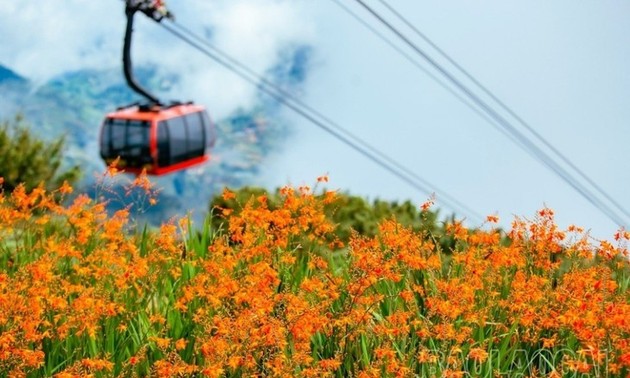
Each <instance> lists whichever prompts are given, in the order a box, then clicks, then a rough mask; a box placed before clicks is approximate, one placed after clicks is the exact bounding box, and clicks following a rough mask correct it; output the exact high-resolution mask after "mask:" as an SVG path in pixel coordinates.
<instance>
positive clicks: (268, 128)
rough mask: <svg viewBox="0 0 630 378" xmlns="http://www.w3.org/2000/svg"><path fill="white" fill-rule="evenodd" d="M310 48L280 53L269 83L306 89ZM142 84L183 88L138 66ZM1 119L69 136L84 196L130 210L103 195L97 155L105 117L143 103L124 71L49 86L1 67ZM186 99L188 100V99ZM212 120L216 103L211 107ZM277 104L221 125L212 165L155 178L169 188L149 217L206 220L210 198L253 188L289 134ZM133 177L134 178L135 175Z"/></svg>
mask: <svg viewBox="0 0 630 378" xmlns="http://www.w3.org/2000/svg"><path fill="white" fill-rule="evenodd" d="M310 55H311V49H310V47H308V46H295V47H292V48H289V49H287V50H285V51H283V52H282V54H280V56H279V57H278V62H277V64H276V65H275V66H274V67H273V68H272V69H270V70H269V71H268V72H267V78H268V79H269V80H271V81H273V82H274V83H276V84H277V85H279V86H281V87H283V88H284V89H285V90H287V91H289V92H296V91H299V90H300V88H301V86H302V85H303V83H304V81H305V80H306V77H307V72H308V68H309V58H310ZM135 75H136V77H137V79H138V80H139V81H140V82H141V83H143V86H146V87H147V88H148V89H149V90H150V91H152V92H155V93H158V94H163V93H168V92H169V91H170V90H171V89H172V88H174V87H175V86H177V85H178V84H179V80H180V78H179V76H178V74H177V73H169V72H163V71H161V70H159V69H158V68H156V67H153V66H144V67H137V68H136V69H135ZM0 96H1V97H0V119H3V120H6V119H11V118H13V117H14V116H15V115H16V114H18V113H19V114H22V115H24V117H25V118H26V120H27V122H28V123H29V124H30V125H31V127H32V130H33V132H35V133H36V135H38V136H40V137H44V138H55V137H58V136H60V135H63V136H65V138H66V146H67V151H66V162H65V163H66V164H68V165H69V166H72V165H79V166H81V168H82V169H83V171H84V177H83V180H82V181H81V183H80V185H79V188H78V191H81V192H86V193H90V194H92V195H96V193H99V195H101V194H103V193H117V194H112V196H113V198H114V199H116V200H115V201H111V207H112V209H115V208H119V207H125V206H129V205H131V204H129V203H125V200H124V198H122V199H120V197H121V196H122V197H124V193H121V192H120V191H121V190H122V189H116V188H114V189H110V190H107V191H103V190H102V188H99V187H98V186H99V185H100V184H99V179H98V177H99V176H100V175H102V173H103V171H104V169H105V166H104V164H103V162H102V161H101V159H100V156H99V152H98V134H99V128H100V123H101V121H102V119H103V117H104V115H105V114H106V113H108V112H111V111H112V110H115V109H116V108H117V107H119V106H123V105H128V104H131V103H133V102H135V101H139V100H141V99H140V98H139V97H138V96H137V95H136V94H135V93H133V92H132V91H131V90H130V89H129V88H128V87H127V85H126V83H125V82H124V78H123V74H122V72H121V71H120V70H79V71H73V72H66V73H64V74H62V75H59V76H57V77H55V78H53V79H51V80H49V81H47V82H45V83H43V84H36V83H33V82H31V81H30V80H28V78H23V77H21V76H20V75H18V74H17V73H15V72H14V71H12V70H11V69H9V68H7V67H4V66H2V65H0ZM186 100H187V99H186ZM208 106H209V112H210V116H211V117H212V110H211V104H208ZM279 110H280V106H279V103H278V102H277V101H276V100H273V99H270V98H268V97H266V96H265V95H263V94H260V95H259V96H258V100H257V101H256V104H255V105H253V106H252V107H251V108H247V109H237V110H235V111H234V112H233V113H232V114H231V115H230V116H229V117H226V118H225V119H220V120H216V119H215V120H214V121H215V123H216V127H217V135H218V139H217V144H216V146H215V148H214V149H213V151H212V159H211V162H210V163H208V164H205V165H204V166H202V167H199V168H194V169H190V170H187V171H184V172H179V173H174V174H171V175H168V176H165V177H160V178H154V179H152V180H153V181H154V182H156V183H157V185H158V186H159V187H160V188H162V192H161V195H160V198H159V202H158V205H157V206H155V207H152V208H150V209H148V210H146V214H144V216H143V218H146V219H148V220H150V221H151V222H152V223H158V222H162V221H164V220H166V219H169V218H171V217H173V216H175V215H183V214H185V213H186V212H188V211H194V214H196V215H198V216H202V215H203V213H205V211H206V210H207V205H206V204H207V203H208V202H209V199H210V197H211V196H212V195H213V194H215V193H217V192H218V191H220V190H222V188H223V187H224V186H230V187H240V186H243V185H247V184H251V183H253V182H254V181H255V179H256V177H257V175H258V174H259V171H260V168H261V166H262V165H263V164H264V163H265V160H266V158H268V157H269V156H270V155H271V154H273V153H274V152H277V151H279V150H280V149H281V148H282V146H283V143H284V142H285V141H286V138H287V135H289V133H290V127H289V125H288V124H287V123H286V122H285V121H284V120H283V119H282V117H281V115H280V112H279ZM130 178H132V177H130Z"/></svg>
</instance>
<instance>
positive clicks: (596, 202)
mask: <svg viewBox="0 0 630 378" xmlns="http://www.w3.org/2000/svg"><path fill="white" fill-rule="evenodd" d="M355 1H356V2H357V3H358V4H359V5H361V6H362V7H363V8H364V9H365V10H367V11H368V12H369V13H370V14H371V15H372V16H373V17H375V18H376V19H377V20H378V21H379V22H381V23H382V24H383V25H384V26H385V27H387V28H388V29H389V30H390V31H391V32H393V33H394V34H395V35H396V36H397V37H398V38H400V39H401V40H402V41H403V42H404V43H405V44H407V45H408V46H409V47H410V48H411V49H412V50H414V51H415V52H416V53H418V54H419V55H420V56H421V57H422V58H423V59H424V60H426V61H427V62H428V63H429V64H430V65H431V66H433V68H434V69H436V70H437V71H438V72H440V73H441V74H442V75H443V76H444V77H445V78H446V79H448V81H450V82H451V83H452V84H453V85H455V87H457V88H458V89H459V90H460V91H462V92H463V93H464V94H465V95H466V96H467V97H468V98H470V100H471V101H472V102H473V103H474V104H475V105H477V106H479V107H480V108H481V109H482V110H484V111H485V112H486V113H487V114H488V115H489V116H490V117H491V118H493V119H494V120H495V121H496V123H498V124H499V125H500V126H501V127H503V128H504V129H505V130H506V131H507V132H509V133H510V134H512V135H513V137H514V138H513V140H514V139H515V140H518V144H519V145H520V146H521V148H523V149H525V151H527V152H528V153H530V154H531V155H532V156H534V157H536V158H537V159H538V160H539V161H541V163H543V164H544V165H545V166H547V167H548V168H549V169H550V170H552V171H553V172H554V173H555V174H556V175H557V176H558V177H560V178H561V179H562V180H564V181H565V183H567V184H568V185H569V186H571V187H572V188H573V189H575V190H576V191H577V192H578V193H579V194H581V195H582V197H583V198H584V199H586V200H587V201H588V202H589V203H591V204H592V205H593V206H594V207H595V208H597V209H598V210H600V212H602V213H603V214H604V215H606V216H607V217H608V218H609V219H610V220H612V221H613V222H614V223H615V224H616V225H617V226H625V225H626V223H627V222H626V221H624V220H623V219H622V217H619V215H618V214H617V213H616V212H615V211H613V210H612V209H610V207H609V206H608V205H607V204H605V203H603V202H602V201H601V200H600V199H599V198H597V197H596V196H594V195H593V194H592V193H591V192H590V191H589V190H588V189H587V188H585V187H584V186H583V185H582V184H581V183H580V182H578V181H577V180H576V179H575V178H574V177H573V176H571V175H570V174H569V173H568V172H567V171H566V170H565V169H564V168H562V167H561V166H560V165H559V164H558V163H557V162H555V161H554V160H553V159H552V158H551V157H549V155H547V154H546V153H545V152H544V151H542V150H541V149H540V148H539V147H538V146H536V145H535V144H534V143H533V142H532V141H530V140H529V139H528V138H527V137H525V136H524V135H523V134H522V133H520V132H519V131H518V130H517V129H516V128H515V127H514V126H513V125H512V124H511V123H510V122H509V121H507V120H506V119H505V118H504V117H502V116H501V115H500V114H498V113H497V112H496V111H495V110H494V109H492V107H491V106H489V105H488V104H487V103H485V102H484V101H483V100H482V99H481V98H479V96H477V95H476V94H474V93H473V92H472V91H471V90H470V89H469V88H467V87H466V86H465V85H464V84H462V83H461V81H459V80H458V79H457V78H455V77H454V76H453V75H452V74H451V73H450V72H448V71H447V70H446V69H445V68H444V67H442V66H441V65H440V64H439V63H438V62H437V61H435V60H434V59H433V58H431V57H430V56H429V55H428V54H427V53H426V52H425V51H424V50H422V49H421V48H420V47H418V45H417V44H415V43H413V42H412V41H411V40H410V39H409V38H407V37H406V36H405V35H404V34H403V33H402V32H401V31H400V30H398V29H397V28H396V27H394V26H393V25H392V24H391V23H390V22H389V21H387V20H386V19H385V18H384V17H383V16H381V15H380V14H379V13H378V12H376V11H375V10H374V9H373V8H372V7H370V6H369V5H367V4H366V3H365V2H364V1H362V0H355Z"/></svg>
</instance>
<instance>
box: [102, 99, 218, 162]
mask: <svg viewBox="0 0 630 378" xmlns="http://www.w3.org/2000/svg"><path fill="white" fill-rule="evenodd" d="M215 139H216V135H215V130H214V125H213V124H212V122H211V121H210V118H209V117H208V114H207V113H206V111H205V110H204V108H203V107H201V106H198V105H192V104H184V105H175V106H172V107H166V108H163V107H160V106H156V107H154V108H152V109H146V108H144V107H138V106H133V107H129V108H125V109H121V110H118V111H116V112H113V113H110V114H108V115H107V116H106V118H105V120H104V121H103V125H102V128H101V138H100V149H101V157H102V158H103V160H105V162H106V163H107V164H111V163H113V162H114V161H115V160H116V159H120V160H119V161H118V163H117V168H119V169H121V170H123V171H125V172H130V173H136V174H137V173H140V172H142V170H145V169H146V172H147V173H148V174H151V175H163V174H167V173H171V172H174V171H177V170H180V169H185V168H189V167H192V166H195V165H198V164H201V163H203V162H205V161H207V160H208V158H209V155H208V154H206V150H207V149H208V148H211V147H212V146H213V145H214V142H215Z"/></svg>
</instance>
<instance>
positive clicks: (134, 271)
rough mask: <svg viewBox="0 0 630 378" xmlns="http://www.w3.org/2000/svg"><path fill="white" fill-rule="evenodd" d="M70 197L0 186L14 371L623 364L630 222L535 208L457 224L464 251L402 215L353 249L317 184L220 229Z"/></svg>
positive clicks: (627, 361)
mask: <svg viewBox="0 0 630 378" xmlns="http://www.w3.org/2000/svg"><path fill="white" fill-rule="evenodd" d="M0 182H1V179H0ZM135 185H136V186H138V187H141V188H146V189H147V193H149V194H150V188H148V183H147V181H146V180H143V179H142V177H140V178H138V179H137V180H136V182H135ZM71 192H72V188H70V187H69V186H67V185H65V186H63V187H61V188H60V189H58V190H56V191H54V192H46V191H44V190H43V189H41V188H39V189H35V190H34V191H32V192H31V193H27V192H26V191H25V190H24V188H23V187H18V188H17V189H16V190H14V191H13V192H12V193H2V194H0V376H2V377H5V376H6V377H43V376H54V377H59V378H63V377H85V376H93V377H110V376H121V377H135V376H159V377H189V376H199V377H205V376H208V377H241V376H297V377H323V376H334V377H414V376H420V377H469V376H472V377H495V376H503V377H541V376H545V377H580V376H584V377H586V376H589V377H590V376H598V377H628V376H629V374H630V292H629V291H628V286H629V285H630V265H629V262H628V249H627V243H628V240H629V239H630V233H629V232H627V231H624V230H621V231H619V232H617V233H616V234H615V235H614V236H613V238H611V241H610V242H608V241H598V240H594V239H591V238H589V237H588V235H587V234H586V233H585V232H584V231H583V230H582V229H580V228H579V227H576V226H571V227H569V228H568V229H567V230H560V229H559V228H558V226H556V224H555V223H554V217H553V211H552V210H550V209H542V210H540V211H539V212H538V213H537V214H535V215H534V216H533V217H532V219H531V220H528V219H515V220H514V221H513V223H512V227H511V229H510V230H509V231H507V232H505V231H500V230H499V229H497V228H495V227H494V225H495V224H496V221H497V219H496V217H493V216H490V217H488V220H487V222H486V224H485V225H484V226H483V227H482V228H481V229H475V230H469V229H466V228H465V227H464V226H463V225H462V224H461V223H458V222H453V223H450V224H448V225H447V227H446V230H447V233H448V236H449V237H451V238H452V239H453V240H454V242H453V246H454V247H453V248H452V250H443V248H441V247H440V244H439V243H437V241H436V239H435V237H434V235H432V234H431V232H429V231H427V232H417V231H412V230H411V229H410V228H407V227H405V226H402V225H401V224H399V223H398V222H397V221H396V220H395V219H387V220H384V221H382V222H381V223H380V226H379V229H378V233H377V235H376V236H374V237H372V236H365V235H360V234H358V233H355V234H354V235H353V236H352V237H351V238H350V240H349V241H348V242H346V241H341V240H339V239H338V238H337V237H336V235H335V227H336V226H335V224H332V223H331V222H330V220H329V218H327V217H326V216H325V215H324V213H323V210H322V209H323V206H324V205H329V204H334V202H335V201H336V197H337V194H336V193H335V192H330V191H322V192H321V193H319V192H317V191H315V192H314V191H312V190H311V189H310V188H307V187H301V188H290V187H286V188H283V189H282V190H281V204H280V205H279V206H277V207H274V208H273V209H271V208H270V207H269V206H267V198H266V197H265V196H264V195H263V196H259V197H252V198H251V200H249V201H248V202H246V203H242V204H241V208H239V209H238V211H233V209H216V210H215V214H214V216H215V217H223V218H224V227H223V228H222V229H221V230H217V229H211V228H210V227H209V225H210V221H209V220H208V221H207V223H206V224H205V226H203V227H202V226H201V225H200V226H197V227H191V226H190V224H189V222H188V221H187V220H186V219H185V218H184V219H182V220H174V221H173V222H171V223H168V224H164V225H162V226H161V227H160V228H159V230H147V229H139V230H138V229H136V227H135V226H134V225H133V222H131V221H130V220H129V212H128V210H121V211H118V212H116V213H115V214H113V215H108V214H107V213H106V211H105V206H104V204H103V203H99V202H98V201H95V200H92V199H89V198H87V197H85V196H81V195H80V196H77V197H76V198H74V199H73V200H72V201H65V202H69V203H68V204H67V205H60V203H65V202H64V201H60V199H63V198H64V197H67V196H69V195H70V193H71ZM223 196H224V198H226V199H230V198H231V197H233V196H234V193H232V192H230V191H229V190H226V191H225V192H224V193H223ZM147 201H148V203H152V202H154V200H153V199H152V198H148V200H147ZM424 207H425V210H424V211H428V210H427V209H426V207H427V206H424Z"/></svg>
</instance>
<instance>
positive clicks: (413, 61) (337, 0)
mask: <svg viewBox="0 0 630 378" xmlns="http://www.w3.org/2000/svg"><path fill="white" fill-rule="evenodd" d="M331 1H332V2H334V3H335V4H336V5H337V6H339V7H340V8H341V9H343V10H344V11H345V12H346V13H347V14H348V15H349V16H350V17H352V18H354V19H355V20H356V21H357V22H359V23H360V24H362V25H363V26H364V27H365V28H367V29H368V30H369V31H370V32H372V33H373V34H374V35H375V36H377V37H378V38H379V39H381V40H382V41H383V42H385V43H386V44H387V45H389V46H390V47H391V48H392V49H394V50H396V52H398V53H399V54H400V55H401V56H403V57H404V58H405V59H406V60H407V61H409V62H410V63H411V64H413V65H414V66H415V67H416V68H418V69H419V70H420V71H422V72H423V73H424V74H426V75H427V76H429V77H430V78H431V79H433V80H434V81H435V82H436V83H438V84H439V85H440V86H441V87H442V88H443V89H444V90H446V91H447V92H449V93H450V94H452V95H453V96H455V97H457V99H458V100H459V101H460V102H461V103H462V104H464V105H466V106H467V107H468V108H470V110H472V111H473V112H475V113H477V115H478V116H479V117H481V118H483V119H485V120H486V121H488V122H490V123H492V124H493V125H494V127H495V128H496V129H497V131H499V132H500V133H502V134H503V135H505V137H506V138H508V139H511V140H512V141H513V142H514V143H518V141H517V140H516V139H515V138H514V136H513V135H511V134H510V133H508V132H507V131H506V130H505V129H503V128H502V127H501V125H499V124H498V123H496V121H495V120H493V119H492V118H490V117H489V116H488V115H487V114H486V113H484V112H482V111H481V109H479V108H478V107H476V106H475V105H473V104H472V103H471V102H470V101H468V100H467V99H465V98H464V96H462V95H461V94H459V93H457V91H455V90H454V89H453V88H452V87H450V86H448V85H447V84H446V83H445V82H444V81H442V80H440V78H438V77H437V76H435V75H434V74H433V73H432V72H430V71H429V70H427V69H426V68H424V67H423V66H422V65H421V64H420V62H418V61H417V60H416V59H414V58H413V57H412V56H411V55H409V54H408V53H407V52H405V51H404V50H403V49H402V48H400V47H399V46H398V45H396V44H395V43H393V42H392V41H390V40H389V39H388V38H387V37H386V36H385V35H384V34H383V33H381V32H380V31H378V30H377V29H376V28H375V27H373V26H372V25H370V24H369V23H368V22H366V21H365V20H364V19H362V18H361V17H359V15H357V14H356V13H355V12H354V11H353V10H352V9H350V8H348V7H347V6H346V5H344V4H343V3H342V2H341V1H340V0H331Z"/></svg>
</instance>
